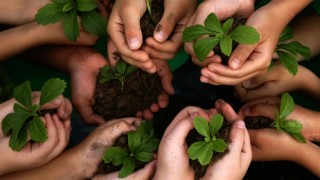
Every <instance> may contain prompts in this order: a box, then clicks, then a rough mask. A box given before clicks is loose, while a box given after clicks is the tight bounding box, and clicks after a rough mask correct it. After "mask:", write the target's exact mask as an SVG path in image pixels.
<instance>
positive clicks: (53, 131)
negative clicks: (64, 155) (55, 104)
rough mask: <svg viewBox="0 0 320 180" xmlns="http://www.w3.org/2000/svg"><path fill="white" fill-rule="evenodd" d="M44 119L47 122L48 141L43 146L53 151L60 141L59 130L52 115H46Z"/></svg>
mask: <svg viewBox="0 0 320 180" xmlns="http://www.w3.org/2000/svg"><path fill="white" fill-rule="evenodd" d="M43 119H44V120H45V124H46V129H47V131H48V140H47V141H46V142H45V143H44V144H43V146H45V147H46V149H50V150H51V149H53V148H54V147H55V145H56V142H57V140H58V139H59V135H58V129H57V127H56V124H55V122H54V120H53V118H52V116H51V115H50V114H48V113H47V114H45V115H44V116H43Z"/></svg>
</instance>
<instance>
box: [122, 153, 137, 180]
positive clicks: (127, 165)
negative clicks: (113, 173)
mask: <svg viewBox="0 0 320 180" xmlns="http://www.w3.org/2000/svg"><path fill="white" fill-rule="evenodd" d="M134 168H135V164H134V159H133V158H131V157H127V158H126V159H125V160H124V161H123V166H122V168H121V169H120V172H119V178H125V177H127V176H129V175H130V174H131V173H132V172H133V171H134Z"/></svg>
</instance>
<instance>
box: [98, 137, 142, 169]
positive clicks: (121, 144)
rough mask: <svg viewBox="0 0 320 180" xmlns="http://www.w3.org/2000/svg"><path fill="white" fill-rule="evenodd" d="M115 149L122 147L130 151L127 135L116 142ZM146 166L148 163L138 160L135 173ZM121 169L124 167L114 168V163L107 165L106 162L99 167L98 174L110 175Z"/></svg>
mask: <svg viewBox="0 0 320 180" xmlns="http://www.w3.org/2000/svg"><path fill="white" fill-rule="evenodd" d="M113 147H121V148H123V149H126V150H127V151H129V146H128V138H127V136H126V135H122V136H120V137H119V138H118V139H117V140H116V142H115V144H114V145H113ZM144 165H146V163H144V162H141V161H137V160H136V161H135V171H136V170H138V169H141V168H143V167H144ZM121 167H122V165H121V166H114V165H113V164H112V163H108V164H105V163H104V162H101V163H100V164H99V166H98V170H97V172H96V174H109V173H112V172H116V171H120V169H121Z"/></svg>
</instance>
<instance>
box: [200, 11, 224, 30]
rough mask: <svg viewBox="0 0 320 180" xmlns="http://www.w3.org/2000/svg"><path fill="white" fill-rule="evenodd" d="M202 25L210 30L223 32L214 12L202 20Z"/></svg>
mask: <svg viewBox="0 0 320 180" xmlns="http://www.w3.org/2000/svg"><path fill="white" fill-rule="evenodd" d="M204 26H205V27H206V28H208V29H209V30H210V31H212V32H216V33H223V30H222V27H221V24H220V21H219V19H218V17H217V16H216V15H215V14H214V13H210V14H209V15H208V17H207V18H206V19H205V20H204Z"/></svg>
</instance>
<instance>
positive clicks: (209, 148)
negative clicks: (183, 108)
mask: <svg viewBox="0 0 320 180" xmlns="http://www.w3.org/2000/svg"><path fill="white" fill-rule="evenodd" d="M222 124H223V116H222V115H221V114H216V115H215V116H213V117H211V119H210V121H209V122H207V121H206V119H205V118H203V117H201V116H197V117H195V118H194V120H193V125H194V127H195V129H196V131H197V132H198V133H199V134H201V135H202V136H203V137H204V139H203V141H198V142H194V143H193V144H191V146H190V147H189V149H188V154H189V158H190V159H192V160H196V159H198V161H199V163H200V164H201V165H202V166H206V165H208V164H209V163H210V162H211V159H212V156H213V151H215V152H218V153H223V152H224V151H225V150H226V149H227V143H226V142H225V141H224V140H223V139H220V138H217V136H216V134H217V132H218V131H219V130H220V128H221V126H222Z"/></svg>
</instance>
